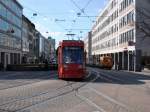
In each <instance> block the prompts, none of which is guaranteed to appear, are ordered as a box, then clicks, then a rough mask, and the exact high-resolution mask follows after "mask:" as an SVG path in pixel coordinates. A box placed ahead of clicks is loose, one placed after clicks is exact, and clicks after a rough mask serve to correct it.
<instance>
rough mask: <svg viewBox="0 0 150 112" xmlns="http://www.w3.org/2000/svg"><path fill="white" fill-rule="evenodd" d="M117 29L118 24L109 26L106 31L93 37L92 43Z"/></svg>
mask: <svg viewBox="0 0 150 112" xmlns="http://www.w3.org/2000/svg"><path fill="white" fill-rule="evenodd" d="M117 31H118V25H117V24H115V25H113V26H112V27H110V28H109V29H108V30H107V31H105V32H103V33H102V34H101V35H99V36H98V37H96V38H95V39H93V44H94V43H97V42H98V41H100V40H102V39H104V38H106V37H108V36H110V35H111V34H113V33H115V32H117Z"/></svg>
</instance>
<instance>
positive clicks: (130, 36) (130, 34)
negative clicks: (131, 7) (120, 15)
mask: <svg viewBox="0 0 150 112" xmlns="http://www.w3.org/2000/svg"><path fill="white" fill-rule="evenodd" d="M134 37H135V36H134V30H133V29H132V30H130V31H127V32H125V33H122V34H121V35H120V36H119V44H123V43H127V42H130V41H132V42H133V41H134Z"/></svg>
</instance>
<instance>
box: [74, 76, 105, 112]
mask: <svg viewBox="0 0 150 112" xmlns="http://www.w3.org/2000/svg"><path fill="white" fill-rule="evenodd" d="M98 78H99V76H98V75H97V74H96V77H95V78H94V79H93V80H91V81H90V82H94V81H95V80H97V79H98ZM75 94H76V96H77V97H79V98H80V99H81V100H83V101H86V102H87V103H88V104H89V105H91V106H93V107H95V108H96V109H98V110H99V111H100V112H106V111H105V110H104V109H103V108H101V107H100V106H98V105H97V104H95V103H94V102H92V101H91V100H89V99H88V98H86V97H84V96H81V95H80V94H79V93H78V91H76V93H75Z"/></svg>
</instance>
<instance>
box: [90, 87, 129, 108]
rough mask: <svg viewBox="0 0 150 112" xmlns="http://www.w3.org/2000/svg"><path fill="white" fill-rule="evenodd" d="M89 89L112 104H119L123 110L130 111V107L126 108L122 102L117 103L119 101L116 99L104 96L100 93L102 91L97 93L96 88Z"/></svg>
mask: <svg viewBox="0 0 150 112" xmlns="http://www.w3.org/2000/svg"><path fill="white" fill-rule="evenodd" d="M89 89H90V90H92V91H93V92H95V93H96V94H98V95H99V96H102V97H103V98H105V99H107V100H109V101H111V102H112V103H115V104H117V105H119V106H121V107H123V108H125V109H127V110H129V107H128V106H126V105H125V104H123V103H121V102H119V101H117V100H115V99H113V98H111V97H109V96H107V95H105V94H103V93H102V92H100V91H97V90H96V89H94V88H91V87H89Z"/></svg>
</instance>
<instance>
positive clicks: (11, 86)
mask: <svg viewBox="0 0 150 112" xmlns="http://www.w3.org/2000/svg"><path fill="white" fill-rule="evenodd" d="M55 77H57V76H56V74H53V75H51V76H43V77H39V76H38V77H32V78H41V79H44V80H45V79H47V80H48V79H49V78H55ZM41 79H39V80H37V81H31V80H25V81H24V82H22V81H18V82H16V81H15V82H14V83H16V84H14V85H15V86H14V85H13V84H12V85H11V84H10V85H8V86H7V87H3V88H0V91H2V90H6V89H11V88H15V87H19V86H25V85H30V84H33V83H38V82H41V81H43V80H41ZM22 80H23V79H22ZM5 81H6V80H5ZM7 81H8V80H7ZM11 81H13V80H11ZM3 82H4V81H3ZM0 83H2V82H1V81H0ZM18 83H19V84H18Z"/></svg>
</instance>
